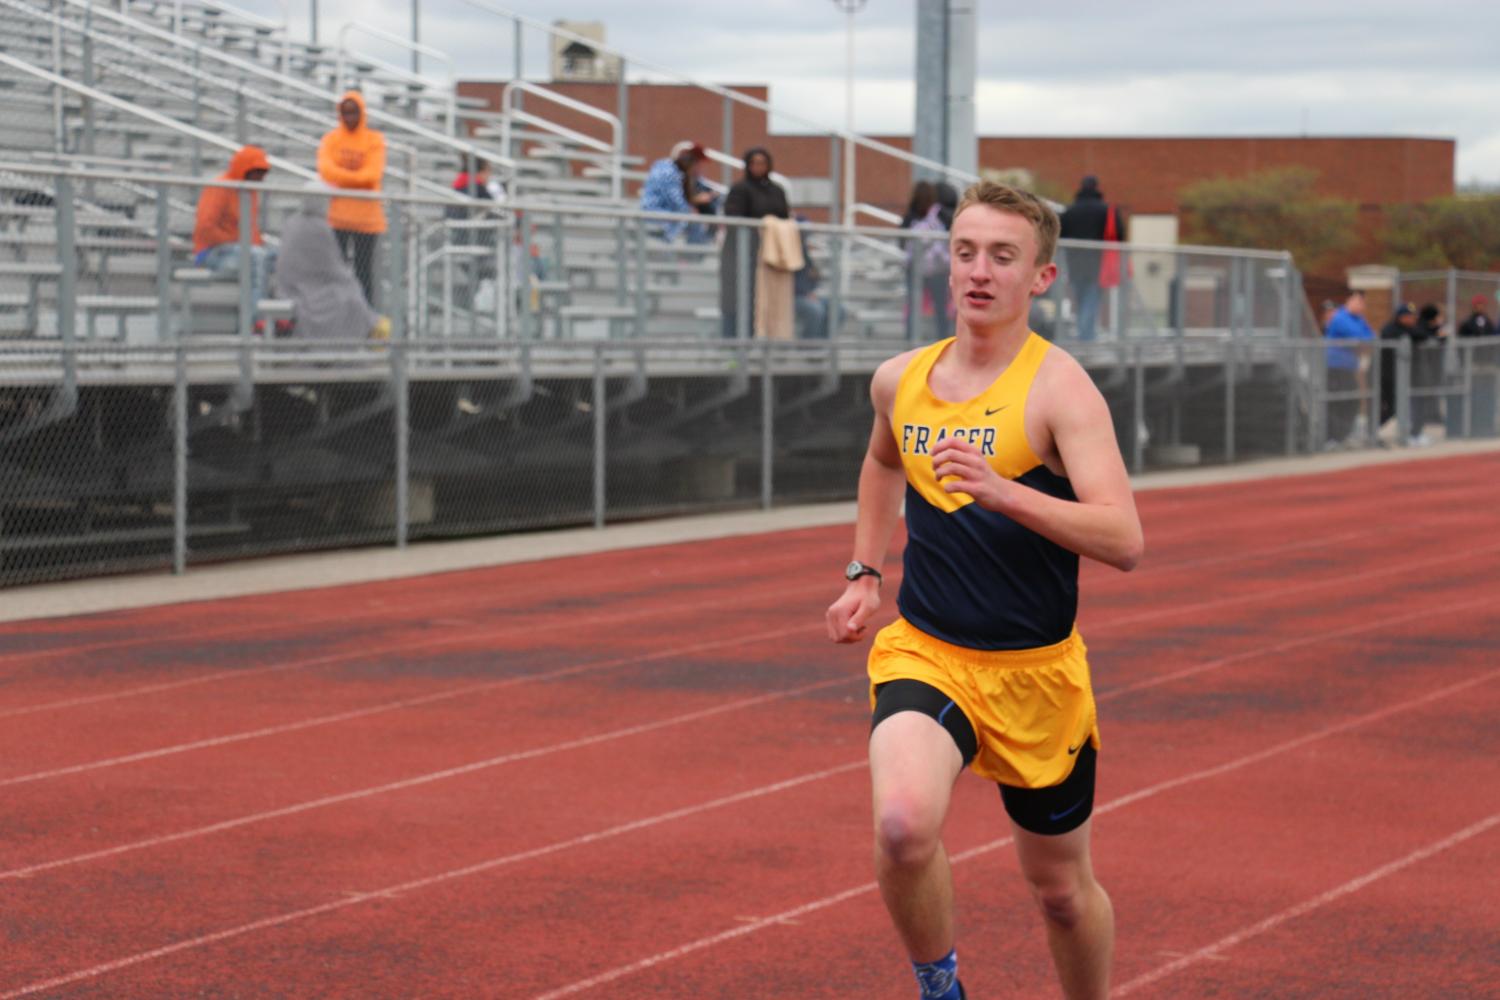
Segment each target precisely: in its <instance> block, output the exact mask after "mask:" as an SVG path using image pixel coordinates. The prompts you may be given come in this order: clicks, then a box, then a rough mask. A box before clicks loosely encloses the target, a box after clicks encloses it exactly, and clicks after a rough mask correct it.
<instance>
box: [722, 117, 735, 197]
mask: <svg viewBox="0 0 1500 1000" xmlns="http://www.w3.org/2000/svg"><path fill="white" fill-rule="evenodd" d="M719 124H720V131H721V132H722V133H723V137H722V141H721V143H720V145H719V148H720V149H722V150H723V151H724V152H726V153H728V154H730V155H731V156H732V155H734V102H733V101H732V100H730V99H729V95H728V94H725V95H724V110H723V111H721V112H719ZM719 181H720V183H722V184H723V185H724V186H725V187H728V186H729V185H730V184H732V183H733V182H734V172H733V170H732V169H731V168H730V166H729V164H727V163H721V164H720V165H719Z"/></svg>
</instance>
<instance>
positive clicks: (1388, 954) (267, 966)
mask: <svg viewBox="0 0 1500 1000" xmlns="http://www.w3.org/2000/svg"><path fill="white" fill-rule="evenodd" d="M1496 483H1500V458H1496V457H1489V456H1485V457H1473V458H1462V459H1451V460H1439V461H1426V462H1420V463H1412V464H1406V465H1388V466H1381V467H1378V468H1370V469H1363V470H1355V471H1350V472H1342V473H1335V474H1328V475H1320V476H1309V477H1298V478H1291V479H1284V480H1271V481H1263V482H1256V483H1247V484H1237V485H1225V486H1216V487H1202V488H1195V489H1184V490H1173V491H1163V492H1153V493H1147V494H1143V495H1142V497H1141V498H1140V503H1141V510H1142V516H1143V518H1144V520H1145V523H1146V528H1147V536H1148V543H1149V553H1148V556H1147V559H1146V561H1145V563H1144V564H1143V566H1142V567H1141V568H1140V569H1139V570H1138V571H1137V572H1136V573H1134V574H1131V575H1120V574H1115V573H1113V572H1112V571H1109V570H1106V569H1102V568H1100V567H1094V566H1090V567H1089V568H1087V569H1086V570H1085V574H1084V607H1083V610H1082V614H1081V626H1082V629H1083V631H1084V633H1085V635H1086V637H1087V638H1088V641H1089V645H1090V651H1091V657H1090V658H1091V661H1092V663H1093V667H1094V674H1095V683H1096V687H1097V689H1098V693H1099V698H1100V703H1101V712H1102V724H1103V732H1104V740H1105V743H1104V751H1103V754H1102V756H1101V763H1100V771H1101V773H1100V789H1099V796H1098V803H1099V805H1098V809H1097V813H1096V816H1097V818H1096V821H1095V845H1096V846H1095V851H1096V856H1097V857H1096V862H1097V866H1098V869H1099V872H1100V876H1101V879H1102V880H1103V881H1104V882H1105V884H1106V886H1107V887H1108V888H1109V890H1110V892H1111V895H1112V897H1113V899H1114V903H1115V908H1116V912H1117V914H1118V922H1119V938H1118V947H1117V961H1116V969H1115V974H1116V979H1115V981H1116V988H1115V994H1116V995H1118V996H1134V997H1156V998H1168V997H1171V998H1181V997H1194V998H1196V997H1276V998H1304V997H1305V998H1314V997H1316V998H1319V1000H1324V998H1335V997H1348V998H1359V1000H1368V998H1375V997H1393V998H1395V997H1399V998H1403V1000H1410V998H1425V997H1432V998H1452V997H1500V985H1497V984H1500V947H1497V946H1496V941H1497V940H1500V902H1497V898H1500V897H1497V894H1496V893H1495V892H1494V888H1493V887H1494V872H1495V871H1496V870H1497V868H1500V725H1497V724H1496V722H1495V720H1496V718H1497V717H1500V563H1497V561H1500V504H1497V503H1496V501H1495V484H1496ZM849 534H850V531H849V529H848V528H847V527H841V528H833V529H815V530H805V531H795V532H786V533H781V534H776V535H763V536H756V537H746V538H738V539H730V540H723V541H715V542H706V543H693V544H683V545H674V546H662V547H659V548H652V549H643V550H634V551H629V552H614V553H609V554H604V555H596V556H587V557H578V558H570V559H564V560H554V561H550V562H542V563H532V564H527V565H518V566H506V567H503V568H497V569H490V570H478V571H467V572H462V573H452V574H441V575H435V576H430V577H424V578H421V579H414V580H400V581H394V582H386V583H377V584H367V585H360V586H352V587H340V588H334V589H329V590H322V591H311V592H309V591H303V592H298V593H290V594H276V595H267V596H259V597H250V598H240V599H234V600H226V601H215V602H202V603H193V604H183V605H175V606H171V607H164V608H155V609H148V610H141V611H130V612H122V613H116V614H105V615H95V616H89V617H85V618H79V619H72V620H67V621H55V620H54V621H45V622H22V623H17V624H13V625H8V626H3V627H0V959H3V960H0V1000H7V998H12V997H22V996H58V997H61V996H66V997H111V998H119V997H127V998H134V997H140V998H147V997H149V998H159V997H186V996H195V997H196V996H214V997H240V996H243V997H266V996H320V997H372V996H374V997H411V996H422V997H506V998H511V997H515V998H531V1000H537V998H549V1000H550V998H560V997H570V996H578V997H599V998H611V1000H613V998H627V1000H628V998H666V997H673V998H676V997H685V996H693V997H735V998H737V997H755V998H758V997H788V996H797V997H812V998H817V997H830V998H832V997H857V998H886V997H889V998H910V997H911V996H912V995H913V993H914V989H913V986H912V984H911V980H910V973H909V971H908V970H907V968H906V965H905V961H904V958H903V957H902V955H901V953H900V949H899V946H898V945H897V943H896V941H895V938H894V935H893V933H892V932H891V930H890V928H889V926H888V923H887V920H886V916H885V913H884V910H883V908H882V906H881V904H880V900H879V897H878V895H877V894H876V892H875V891H874V884H873V882H872V879H871V870H870V862H869V838H870V831H869V816H868V809H869V806H868V788H867V777H866V775H865V767H864V758H863V753H864V737H865V732H866V726H867V702H866V699H865V691H864V682H863V658H864V654H865V649H864V648H849V647H833V646H830V645H829V644H828V643H827V642H826V640H825V639H823V638H822V625H821V619H822V610H823V608H824V607H825V606H826V604H827V602H828V601H829V600H831V599H832V597H833V596H835V595H836V593H837V591H838V580H837V576H836V573H837V568H838V567H839V566H840V565H842V563H843V561H844V559H845V558H846V557H847V553H848V546H849ZM889 568H890V569H891V571H892V572H891V574H890V575H891V577H892V579H891V582H892V584H893V585H894V583H895V577H896V576H897V575H899V564H898V563H897V562H895V561H894V560H893V562H892V565H891V566H890V567H889ZM892 603H894V602H892ZM890 613H891V609H889V608H888V609H887V611H886V614H885V616H884V617H888V616H889V614H890ZM1007 829H1008V828H1007V825H1006V823H1005V819H1004V814H1003V812H1002V810H1001V808H1000V805H999V802H998V797H997V796H996V795H995V793H994V791H993V790H992V789H991V788H989V787H987V786H986V785H985V784H984V783H983V782H981V781H979V780H978V779H974V778H972V777H968V776H966V777H965V778H964V779H963V780H962V781H960V783H959V789H958V793H957V796H956V799H955V808H954V812H953V816H952V818H951V820H950V824H949V828H948V830H947V832H946V838H947V842H948V845H949V850H950V853H951V855H952V856H953V858H954V860H955V862H956V867H955V875H956V879H957V882H958V891H959V903H960V945H959V947H960V954H961V957H962V962H963V968H964V978H965V981H966V984H967V985H968V987H969V991H970V995H971V996H972V997H974V998H975V1000H984V998H995V997H1052V996H1056V995H1057V990H1056V987H1055V986H1054V985H1053V979H1052V973H1051V969H1050V966H1049V963H1048V959H1047V951H1046V945H1045V941H1044V938H1043V934H1042V929H1041V926H1040V923H1039V920H1038V919H1037V917H1036V916H1035V914H1034V912H1033V911H1032V907H1031V904H1030V902H1029V900H1028V899H1027V896H1026V893H1025V890H1024V888H1023V886H1022V883H1021V881H1020V878H1019V875H1018V873H1017V869H1016V864H1015V860H1014V857H1013V855H1012V853H1011V850H1010V844H1009V840H1008V839H1007V837H1006V832H1007Z"/></svg>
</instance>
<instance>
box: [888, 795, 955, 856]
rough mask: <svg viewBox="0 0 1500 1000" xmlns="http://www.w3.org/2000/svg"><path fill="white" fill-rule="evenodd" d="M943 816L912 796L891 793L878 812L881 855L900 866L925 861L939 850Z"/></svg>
mask: <svg viewBox="0 0 1500 1000" xmlns="http://www.w3.org/2000/svg"><path fill="white" fill-rule="evenodd" d="M941 831H942V816H941V815H939V813H938V812H937V810H935V809H932V808H928V807H924V806H922V805H921V804H920V803H918V802H916V801H915V800H913V799H909V798H904V797H901V796H892V797H891V798H889V799H888V800H886V801H884V802H882V803H881V804H880V805H879V807H878V809H877V811H876V815H875V847H876V850H878V851H879V852H880V854H881V856H882V857H884V858H885V859H886V860H887V861H889V862H890V863H892V864H895V865H898V866H901V867H917V866H920V865H923V864H925V863H926V862H927V861H929V860H930V859H931V858H932V856H933V855H934V854H935V853H937V849H938V844H939V842H940V834H941Z"/></svg>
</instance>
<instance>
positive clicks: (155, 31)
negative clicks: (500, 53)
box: [12, 0, 516, 172]
mask: <svg viewBox="0 0 1500 1000" xmlns="http://www.w3.org/2000/svg"><path fill="white" fill-rule="evenodd" d="M63 2H64V3H67V4H69V5H71V6H74V7H81V8H84V9H86V10H89V11H91V12H92V16H93V17H102V18H104V19H106V20H110V21H113V22H115V23H117V24H123V25H127V26H129V27H130V28H131V29H132V30H135V31H140V32H143V33H145V34H148V35H151V36H152V37H154V38H157V39H158V40H160V41H164V42H168V43H170V44H171V45H174V46H177V47H179V48H185V49H187V50H189V51H191V52H193V53H194V54H196V55H199V56H205V57H207V58H210V59H213V60H216V61H218V62H220V63H222V64H224V65H227V66H232V67H234V68H235V69H237V70H239V71H241V72H244V73H248V74H251V75H255V76H259V77H262V78H269V79H270V80H272V81H273V82H274V83H275V84H276V85H277V86H279V87H282V88H284V89H287V90H293V91H297V92H298V93H301V94H304V95H307V96H309V97H317V98H320V99H323V100H335V99H337V94H335V93H332V92H330V91H328V90H324V89H322V88H320V87H315V86H313V85H312V84H310V83H306V82H304V81H302V80H298V79H295V78H293V77H291V76H290V75H287V74H283V73H278V72H276V71H275V70H273V69H270V68H269V67H266V66H262V65H260V64H259V63H256V62H251V61H249V60H245V59H239V58H237V57H235V56H231V55H227V54H225V53H223V52H220V51H218V50H217V49H215V48H213V47H212V46H209V45H205V44H203V43H201V42H196V41H193V40H192V39H191V38H188V37H187V36H185V35H176V34H173V33H172V32H170V31H163V30H162V29H160V28H158V27H156V26H155V25H152V24H148V23H146V22H145V21H141V20H138V19H136V18H133V17H127V16H125V15H123V14H117V13H115V12H114V11H111V10H107V9H105V8H103V7H95V6H94V5H93V3H92V0H63ZM12 6H16V7H19V8H21V9H26V10H29V11H30V12H31V13H32V14H33V15H34V16H37V17H50V16H52V15H50V14H49V13H47V12H44V11H40V10H37V9H36V8H35V7H31V6H30V5H27V4H19V3H14V4H12ZM365 116H366V118H368V119H369V120H370V121H372V122H377V123H379V124H380V125H381V126H383V127H384V128H386V129H396V130H399V131H402V132H406V133H408V134H410V135H412V136H415V137H418V138H421V139H423V140H425V141H427V142H430V143H432V144H433V145H441V146H446V147H448V148H449V149H451V150H452V151H453V152H454V153H455V154H458V155H461V156H469V157H474V156H478V157H483V158H484V159H485V160H487V161H488V162H490V163H492V164H495V165H497V166H500V167H502V168H503V169H505V170H509V171H511V172H514V171H515V167H516V162H515V161H514V160H512V159H511V158H510V157H509V156H505V155H503V153H495V152H492V151H491V150H490V149H488V148H486V147H483V146H478V145H476V144H474V143H472V142H465V141H464V140H462V139H458V138H455V137H453V136H447V135H444V134H442V133H441V132H434V131H433V130H432V129H429V128H426V127H425V126H423V125H421V124H419V123H417V122H413V121H410V120H408V119H406V118H400V117H397V116H395V115H391V114H387V113H386V112H384V111H380V110H378V109H376V108H367V109H366V111H365ZM387 144H388V145H389V146H390V148H392V149H398V150H400V151H401V152H404V153H407V154H408V155H409V156H412V157H414V156H415V155H416V150H415V148H414V147H411V146H406V145H403V144H397V143H395V142H392V141H391V140H390V139H389V137H387Z"/></svg>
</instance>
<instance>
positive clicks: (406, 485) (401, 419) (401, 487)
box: [390, 340, 411, 549]
mask: <svg viewBox="0 0 1500 1000" xmlns="http://www.w3.org/2000/svg"><path fill="white" fill-rule="evenodd" d="M407 349H408V345H407V344H406V343H405V342H403V341H399V340H392V342H391V345H390V351H391V389H392V391H393V392H394V394H395V397H396V398H395V402H396V406H395V413H394V416H393V419H394V421H395V431H396V442H395V443H396V455H395V458H396V483H395V487H396V495H395V522H396V548H398V549H404V548H406V543H407V538H408V535H409V531H410V520H411V372H410V371H409V368H408V365H409V359H408V358H407Z"/></svg>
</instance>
